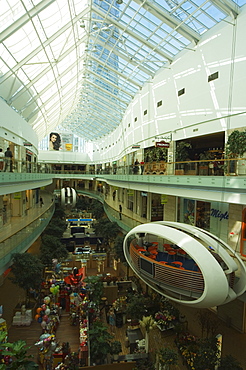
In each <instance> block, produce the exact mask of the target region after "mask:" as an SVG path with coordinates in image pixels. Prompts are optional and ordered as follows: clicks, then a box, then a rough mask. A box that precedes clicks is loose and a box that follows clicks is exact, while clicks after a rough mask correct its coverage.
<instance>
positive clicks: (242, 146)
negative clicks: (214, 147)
mask: <svg viewBox="0 0 246 370" xmlns="http://www.w3.org/2000/svg"><path fill="white" fill-rule="evenodd" d="M245 152H246V130H245V131H238V130H235V131H233V132H232V133H231V134H230V135H229V136H228V140H227V143H226V155H227V156H229V157H230V158H237V157H242V156H243V154H244V153H245Z"/></svg>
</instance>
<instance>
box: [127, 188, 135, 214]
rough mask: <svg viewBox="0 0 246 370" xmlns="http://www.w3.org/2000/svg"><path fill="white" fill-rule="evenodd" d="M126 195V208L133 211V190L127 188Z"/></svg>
mask: <svg viewBox="0 0 246 370" xmlns="http://www.w3.org/2000/svg"><path fill="white" fill-rule="evenodd" d="M127 195H128V197H127V208H128V209H129V210H130V211H133V201H134V199H133V196H134V191H133V190H128V194H127Z"/></svg>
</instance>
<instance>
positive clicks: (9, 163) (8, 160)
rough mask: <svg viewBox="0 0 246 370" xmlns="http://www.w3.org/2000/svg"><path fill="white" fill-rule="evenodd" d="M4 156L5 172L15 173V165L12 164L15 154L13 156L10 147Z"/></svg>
mask: <svg viewBox="0 0 246 370" xmlns="http://www.w3.org/2000/svg"><path fill="white" fill-rule="evenodd" d="M4 156H5V168H4V172H6V171H7V170H8V171H9V172H13V163H12V158H13V154H12V152H11V150H10V148H9V147H8V148H7V150H6V152H5V153H4Z"/></svg>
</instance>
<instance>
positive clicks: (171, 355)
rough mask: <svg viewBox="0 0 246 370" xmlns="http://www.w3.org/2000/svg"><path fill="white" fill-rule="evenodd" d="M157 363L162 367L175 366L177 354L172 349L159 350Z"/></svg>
mask: <svg viewBox="0 0 246 370" xmlns="http://www.w3.org/2000/svg"><path fill="white" fill-rule="evenodd" d="M159 361H160V364H161V365H162V366H164V365H177V363H178V353H177V352H176V351H175V350H174V349H172V348H169V347H165V348H161V349H160V351H159ZM203 370H204V369H203Z"/></svg>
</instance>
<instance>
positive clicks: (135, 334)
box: [126, 328, 143, 353]
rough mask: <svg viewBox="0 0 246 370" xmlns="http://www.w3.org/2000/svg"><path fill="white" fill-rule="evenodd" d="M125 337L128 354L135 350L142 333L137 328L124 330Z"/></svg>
mask: <svg viewBox="0 0 246 370" xmlns="http://www.w3.org/2000/svg"><path fill="white" fill-rule="evenodd" d="M126 333H127V337H128V340H129V343H130V353H133V352H134V350H135V349H136V348H137V343H136V341H137V340H141V339H143V335H142V332H141V330H140V329H139V328H137V329H133V330H132V329H127V330H126Z"/></svg>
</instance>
